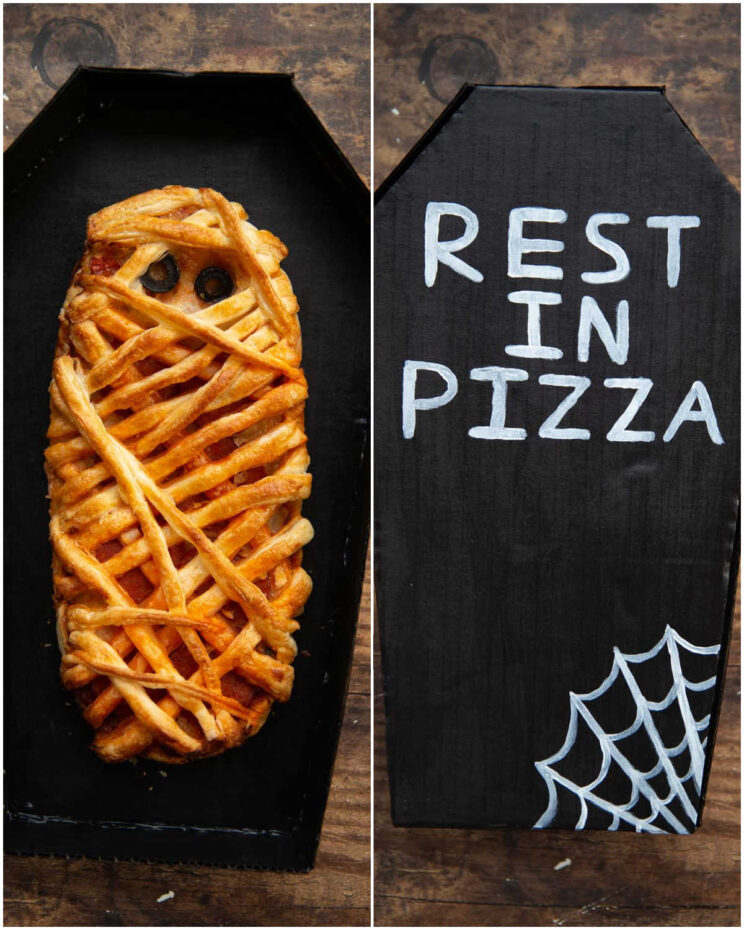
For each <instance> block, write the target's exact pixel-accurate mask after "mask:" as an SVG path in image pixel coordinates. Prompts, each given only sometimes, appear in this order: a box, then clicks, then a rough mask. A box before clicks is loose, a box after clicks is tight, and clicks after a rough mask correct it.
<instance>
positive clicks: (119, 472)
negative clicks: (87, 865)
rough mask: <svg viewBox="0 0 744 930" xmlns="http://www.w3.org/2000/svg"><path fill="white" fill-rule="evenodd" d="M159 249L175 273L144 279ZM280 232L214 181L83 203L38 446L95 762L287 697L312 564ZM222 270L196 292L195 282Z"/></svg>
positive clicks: (59, 590) (204, 746)
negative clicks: (221, 289)
mask: <svg viewBox="0 0 744 930" xmlns="http://www.w3.org/2000/svg"><path fill="white" fill-rule="evenodd" d="M167 254H170V256H172V258H173V259H175V261H176V263H177V265H178V267H179V269H180V279H179V281H178V284H177V285H176V286H175V288H174V289H173V290H171V291H170V292H168V293H164V294H151V293H149V292H148V291H147V290H146V289H145V287H144V286H143V283H142V281H141V280H140V279H141V277H142V275H143V274H145V273H146V272H147V269H148V268H149V267H150V266H151V264H152V263H154V262H159V261H160V260H161V259H162V258H163V257H164V256H165V255H167ZM285 255H286V248H285V247H284V245H283V244H282V243H281V242H280V241H279V240H278V239H277V238H276V237H275V236H273V235H271V233H268V232H266V231H260V230H258V229H256V228H255V227H254V226H252V225H251V224H250V223H249V222H248V220H247V217H246V214H245V211H244V210H243V208H242V207H241V206H240V205H239V204H235V203H230V202H228V201H227V200H226V199H225V198H224V197H223V196H222V195H221V194H218V193H217V192H215V191H213V190H209V189H201V190H195V189H192V188H185V187H166V188H164V189H162V190H154V191H149V192H147V193H145V194H140V195H138V196H136V197H132V198H130V199H128V200H125V201H122V202H121V203H118V204H115V205H113V206H111V207H108V208H106V209H104V210H101V211H100V212H99V213H97V214H95V215H94V216H92V217H90V219H89V221H88V242H87V247H86V250H85V254H84V256H83V258H82V260H81V262H80V264H79V265H78V267H77V269H76V271H75V274H74V277H73V281H72V284H71V286H70V289H69V291H68V293H67V297H66V299H65V303H64V307H63V309H62V313H61V314H60V335H59V342H58V346H57V353H56V358H55V361H54V369H53V380H52V384H51V387H50V393H51V420H50V427H49V432H48V438H49V447H48V449H47V451H46V468H47V474H48V478H49V496H50V501H51V503H50V532H51V538H52V544H53V548H54V557H53V575H54V588H55V599H56V603H57V632H58V639H59V644H60V649H61V652H62V680H63V682H64V684H65V686H66V687H67V688H68V689H70V690H72V691H73V692H75V694H76V695H77V697H78V698H79V701H80V703H81V705H82V706H83V713H84V715H85V717H86V719H87V720H88V721H89V723H90V724H91V725H92V726H93V727H94V728H95V730H96V735H95V739H94V742H93V748H94V750H95V751H96V752H97V753H98V754H99V756H101V757H102V758H103V759H105V760H107V761H120V760H123V759H127V758H129V757H131V756H134V755H147V756H150V757H152V758H156V759H159V760H161V761H172V762H181V761H186V760H188V759H192V758H196V757H199V756H207V755H213V754H215V753H218V752H221V751H223V750H224V749H226V748H228V747H231V746H235V745H237V744H239V743H241V742H242V741H243V740H244V739H245V738H246V737H247V736H250V735H252V734H254V733H255V732H256V731H257V730H258V729H259V728H260V727H261V725H262V724H263V722H264V720H265V719H266V716H267V714H268V712H269V709H270V707H271V704H272V702H273V701H274V700H278V701H286V700H287V699H288V698H289V695H290V692H291V689H292V681H293V669H292V666H291V663H292V661H293V659H294V656H295V653H296V646H295V642H294V639H293V637H292V633H293V632H294V631H295V630H296V629H298V626H299V624H298V623H297V621H296V620H295V619H294V617H295V616H296V615H297V614H298V613H299V612H300V610H301V608H302V605H303V604H304V603H305V600H306V599H307V597H308V595H309V593H310V588H311V582H310V579H309V577H308V575H307V574H306V573H305V572H304V571H303V569H302V568H301V557H302V546H303V545H304V544H305V543H307V542H309V540H310V539H311V538H312V534H313V531H312V527H311V525H310V523H309V522H308V521H307V520H306V519H304V518H303V517H302V515H301V506H302V500H303V499H304V498H306V497H307V496H308V495H309V493H310V480H311V479H310V475H309V474H307V467H308V464H309V458H308V454H307V449H306V437H305V433H304V401H305V398H306V396H307V384H306V381H305V378H304V376H303V373H302V370H301V369H300V368H299V367H298V366H299V365H300V362H301V357H302V348H301V341H300V328H299V325H298V322H297V310H298V306H297V301H296V299H295V297H294V294H293V292H292V287H291V284H290V281H289V278H288V277H287V275H286V274H285V273H284V272H283V271H282V270H281V269H280V266H279V262H280V261H281V259H282V258H284V256H285ZM212 266H219V267H221V268H223V269H226V270H227V271H228V272H229V274H230V275H231V276H232V279H233V281H234V282H235V288H234V291H233V293H232V294H231V295H230V296H228V297H226V298H224V299H222V300H219V301H218V302H215V303H205V302H204V301H202V300H200V299H199V298H198V297H197V295H196V293H195V292H194V280H195V278H196V276H197V275H198V273H199V271H200V270H201V269H203V268H205V267H212Z"/></svg>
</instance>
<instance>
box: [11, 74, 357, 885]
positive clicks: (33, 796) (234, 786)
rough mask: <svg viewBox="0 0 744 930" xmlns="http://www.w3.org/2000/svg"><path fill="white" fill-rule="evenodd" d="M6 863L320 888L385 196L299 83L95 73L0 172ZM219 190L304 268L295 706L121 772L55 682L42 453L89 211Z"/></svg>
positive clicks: (56, 106)
mask: <svg viewBox="0 0 744 930" xmlns="http://www.w3.org/2000/svg"><path fill="white" fill-rule="evenodd" d="M5 179H6V208H5V276H6V280H5V311H6V312H5V448H6V452H7V454H6V459H5V527H6V532H5V657H6V666H5V683H6V691H5V769H6V782H5V805H6V822H5V843H6V849H7V850H8V851H12V852H24V853H54V854H61V855H87V856H100V857H107V858H119V859H125V858H135V859H155V860H166V861H171V862H173V861H193V862H202V863H214V864H220V865H232V866H250V867H256V868H272V869H292V870H307V869H309V868H311V867H312V864H313V861H314V857H315V851H316V847H317V843H318V838H319V835H320V829H321V823H322V819H323V812H324V808H325V803H326V798H327V794H328V788H329V783H330V776H331V771H332V766H333V759H334V756H335V751H336V744H337V740H338V733H339V728H340V725H341V719H342V714H343V705H344V697H345V693H346V685H347V681H348V674H349V668H350V663H351V653H352V646H353V639H354V632H355V626H356V618H357V612H358V607H359V597H360V592H361V583H362V577H363V571H364V556H365V550H366V545H367V535H368V481H369V477H368V464H367V462H368V460H367V430H368V401H369V396H368V395H369V206H368V205H369V195H368V192H367V190H366V188H365V187H364V185H363V184H362V182H361V181H360V180H359V178H358V177H357V175H356V174H355V173H354V171H353V169H352V168H351V166H350V165H349V163H348V162H347V161H346V159H345V158H344V157H343V155H342V154H341V152H340V151H339V149H338V148H337V147H336V146H335V144H334V143H333V141H332V140H331V138H330V137H329V136H328V134H327V133H326V131H325V130H324V129H323V127H322V126H321V124H320V122H319V121H318V120H317V118H316V117H315V116H314V114H313V113H312V111H311V110H310V109H309V107H308V106H307V104H306V103H305V102H304V100H303V99H302V97H301V96H300V94H299V93H298V92H297V90H296V88H295V87H294V84H293V81H292V78H291V76H288V75H268V74H267V75H251V74H193V75H187V74H174V73H163V72H152V71H145V72H137V71H117V70H106V69H82V70H80V71H78V72H77V73H76V74H75V75H74V76H73V78H72V79H71V80H70V81H69V82H68V83H67V84H66V85H65V87H64V88H63V89H62V90H61V91H60V92H59V93H58V94H57V95H56V96H55V98H54V99H53V100H52V102H51V103H50V104H49V106H47V107H46V108H45V110H44V111H43V112H42V114H41V115H40V116H39V117H38V118H37V119H36V120H34V122H33V123H32V124H31V125H30V126H29V127H28V129H27V130H26V131H25V132H24V133H23V135H22V136H21V137H20V138H19V139H18V140H17V141H16V143H15V144H14V145H13V146H11V148H10V149H9V150H8V152H7V153H6V156H5ZM172 183H178V184H185V185H194V186H200V185H201V186H211V187H214V188H215V189H217V190H219V191H221V192H223V193H224V194H225V195H226V196H228V197H229V198H230V199H233V200H237V201H239V202H241V203H242V204H244V206H245V207H246V209H247V211H248V213H249V215H250V216H251V218H252V220H253V221H254V222H255V223H256V224H258V225H259V227H262V228H266V229H270V230H271V231H272V232H274V233H275V234H276V235H278V236H279V237H280V238H282V239H283V240H284V241H285V242H286V243H287V246H288V248H289V256H288V257H287V259H286V261H285V262H284V265H283V267H284V268H285V269H286V270H287V273H288V274H289V275H290V277H291V279H292V282H293V285H294V289H295V293H296V294H297V297H298V300H299V304H300V308H301V310H300V313H301V325H302V333H303V346H304V359H303V366H304V369H305V372H306V375H307V379H308V383H309V386H310V399H309V401H308V404H307V410H306V428H307V433H308V437H309V442H308V448H309V451H310V456H311V470H312V473H313V492H312V496H311V498H310V499H309V500H308V501H307V502H306V503H305V506H304V508H303V510H304V513H305V514H306V516H307V517H308V518H309V519H310V520H311V521H312V523H313V525H314V527H315V538H314V540H313V541H312V543H311V544H310V545H308V546H307V547H306V549H305V555H304V563H303V564H304V565H305V567H306V568H307V570H308V572H309V573H310V575H311V576H312V578H313V582H314V590H313V593H312V595H311V597H310V600H309V601H308V603H307V605H306V607H305V611H304V614H303V616H302V618H301V624H302V629H301V631H300V632H299V633H298V634H297V641H298V648H299V650H300V654H299V655H298V657H297V660H296V663H295V672H296V679H295V688H294V693H293V695H292V698H291V700H290V702H289V703H288V704H286V705H283V706H281V707H278V706H275V707H274V709H273V710H272V713H271V716H270V718H269V720H268V721H267V722H266V725H265V726H264V728H263V729H262V730H261V732H260V733H259V734H258V735H257V736H256V737H255V738H253V739H250V740H248V741H247V742H246V743H245V744H244V745H243V746H242V747H240V748H238V749H235V750H232V751H230V752H227V753H225V754H224V755H222V756H219V757H217V758H214V759H207V760H202V761H199V762H196V763H193V764H190V765H185V766H163V765H159V764H157V763H154V762H150V761H147V760H140V761H139V762H138V763H137V764H136V765H134V764H129V763H124V764H121V765H118V766H111V765H106V764H105V763H103V762H101V761H100V760H99V759H98V758H97V757H96V756H95V755H94V754H93V753H92V752H91V751H90V750H89V749H88V743H89V742H90V739H91V736H92V733H91V731H90V728H89V727H88V726H87V724H86V723H85V722H84V721H83V720H82V718H81V716H80V714H79V712H78V710H77V708H76V707H74V706H73V703H72V701H71V699H70V697H69V695H68V694H67V692H65V691H64V689H63V688H62V685H61V684H60V682H59V675H58V668H59V661H60V657H59V652H58V649H57V645H56V642H55V634H54V627H53V610H52V601H51V573H50V558H51V550H50V546H49V542H48V538H47V501H46V498H45V495H46V480H45V476H44V472H43V451H44V448H45V446H46V440H45V432H46V428H47V424H48V407H49V403H48V385H49V380H50V373H51V363H52V356H53V350H54V344H55V339H56V334H57V325H58V322H57V315H58V312H59V307H60V306H61V303H62V300H63V299H64V294H65V290H66V288H67V286H68V282H69V279H70V276H71V274H72V271H73V268H74V266H75V264H76V262H77V260H78V259H79V258H80V255H81V254H82V250H83V244H84V239H85V222H86V218H87V216H88V215H89V214H90V213H93V212H94V211H96V210H98V209H100V208H101V207H104V206H106V205H108V204H111V203H114V202H116V201H118V200H120V199H122V198H124V197H127V196H130V195H132V194H135V193H138V192H140V191H143V190H147V189H149V188H151V187H159V186H162V185H164V184H172Z"/></svg>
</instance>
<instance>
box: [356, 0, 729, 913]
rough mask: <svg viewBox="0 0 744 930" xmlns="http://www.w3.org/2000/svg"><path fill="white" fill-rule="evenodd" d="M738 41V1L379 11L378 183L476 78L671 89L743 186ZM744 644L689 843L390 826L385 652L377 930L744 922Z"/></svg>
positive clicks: (378, 695)
mask: <svg viewBox="0 0 744 930" xmlns="http://www.w3.org/2000/svg"><path fill="white" fill-rule="evenodd" d="M738 35H739V7H738V5H734V4H725V5H713V4H710V5H707V4H706V5H688V4H650V5H624V4H607V5H602V6H600V5H590V4H587V5H573V4H566V5H564V4H485V5H477V6H476V5H470V6H468V5H464V4H447V5H444V4H443V5H437V4H424V5H410V6H405V7H404V6H402V5H400V4H397V5H395V4H390V5H387V4H386V5H378V6H376V7H375V22H374V47H375V52H374V54H375V104H374V107H375V111H374V112H375V144H374V153H375V167H374V174H375V181H376V183H379V182H380V181H381V180H383V179H384V178H385V177H386V176H387V175H388V173H389V172H390V171H391V170H392V168H393V167H395V165H396V164H397V163H398V162H399V161H400V159H401V158H402V157H403V156H404V155H405V154H406V152H407V151H408V149H409V148H410V147H411V146H412V145H413V144H414V143H415V142H416V141H417V140H418V139H419V138H420V136H421V135H422V133H423V132H424V131H425V130H426V129H427V128H428V127H429V126H430V125H431V123H432V122H433V121H434V120H435V119H436V117H437V116H438V115H439V113H440V112H441V111H442V109H443V108H444V105H445V104H446V103H447V102H449V100H450V99H451V98H452V97H453V96H454V94H455V93H456V92H457V90H458V89H459V87H460V86H461V85H462V83H463V82H464V81H472V82H481V83H502V84H531V83H534V84H556V85H566V86H573V85H626V84H654V85H659V84H665V85H666V87H667V93H668V96H669V98H670V100H671V102H672V103H673V104H674V106H675V107H676V108H677V109H678V111H679V113H680V114H681V116H682V118H683V119H684V120H685V122H687V124H688V126H690V128H691V129H692V130H693V132H694V133H695V134H696V135H697V137H698V138H699V139H700V141H701V142H702V143H703V145H704V146H705V147H706V149H707V150H708V152H709V153H710V154H711V155H712V157H713V158H714V160H715V161H716V162H717V163H718V165H719V167H720V168H721V170H722V171H723V172H724V173H725V174H726V175H727V176H728V177H729V179H730V180H731V181H732V183H734V184H735V185H736V186H737V188H738V187H739V133H740V102H739V40H738ZM739 640H740V621H739V614H738V609H737V620H736V624H735V630H734V640H733V643H732V646H731V652H730V656H729V665H728V673H727V679H726V686H725V690H724V702H723V708H722V712H721V719H720V724H719V731H718V738H717V743H716V747H715V754H714V759H713V766H712V772H711V778H710V784H709V788H708V800H707V803H706V807H705V814H704V818H703V826H702V827H701V828H700V829H699V830H698V831H697V833H695V834H694V835H693V836H691V837H677V836H663V837H650V836H636V835H634V834H629V833H623V834H619V833H615V834H612V833H589V832H587V833H575V834H572V833H567V832H561V831H551V830H545V831H529V830H521V829H516V828H514V829H501V830H441V829H420V828H402V827H393V825H392V822H391V820H390V800H389V794H388V781H387V771H386V753H385V741H384V715H383V707H382V684H381V680H380V677H379V655H378V653H377V650H376V654H375V678H376V681H375V886H374V887H375V911H374V919H375V924H376V925H378V926H396V925H401V926H426V925H433V926H472V925H475V926H489V925H490V926H553V925H556V926H732V927H733V926H739V924H740V909H739V905H740V790H741V781H740V693H741V664H740V655H741V654H740V646H739ZM376 642H377V641H376ZM568 860H570V862H569V861H568ZM560 863H564V865H563V866H562V867H561V868H559V869H557V868H556V866H558V865H559V864H560Z"/></svg>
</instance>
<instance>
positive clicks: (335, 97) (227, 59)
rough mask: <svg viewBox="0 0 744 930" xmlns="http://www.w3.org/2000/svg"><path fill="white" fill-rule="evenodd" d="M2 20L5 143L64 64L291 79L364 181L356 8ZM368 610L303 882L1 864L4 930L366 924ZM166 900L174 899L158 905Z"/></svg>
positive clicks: (136, 8) (106, 12) (66, 11)
mask: <svg viewBox="0 0 744 930" xmlns="http://www.w3.org/2000/svg"><path fill="white" fill-rule="evenodd" d="M4 15H5V88H4V91H5V94H6V102H5V132H4V141H5V145H6V146H7V145H8V144H10V142H12V140H13V139H14V138H15V137H16V135H18V133H19V132H20V131H21V130H22V129H23V128H24V126H26V125H27V123H28V122H29V121H30V120H31V119H32V118H33V117H34V116H35V115H36V113H37V112H38V111H39V110H40V109H41V107H42V106H43V105H44V104H45V103H46V102H47V101H48V100H49V99H50V98H51V97H52V95H53V94H54V91H55V88H56V87H58V86H59V85H60V84H62V83H63V82H64V80H65V79H66V78H67V77H68V76H69V75H70V74H71V73H72V71H73V70H74V68H75V66H76V65H77V64H89V65H106V66H119V67H136V68H150V67H152V68H165V69H176V70H186V71H188V70H193V71H201V70H235V71H281V72H291V71H293V72H294V73H295V76H296V80H297V85H298V88H299V90H300V92H301V93H302V94H303V95H304V96H305V98H306V99H307V100H308V102H309V103H310V105H311V106H312V107H313V108H314V110H315V112H316V113H317V114H318V115H319V117H320V118H321V120H322V121H323V122H324V124H325V125H326V127H327V128H328V130H329V131H330V133H331V134H332V135H333V137H334V138H335V139H336V141H337V142H338V144H339V145H340V146H341V148H342V149H343V151H344V153H345V154H346V155H347V157H348V158H349V159H350V160H351V161H352V163H353V164H354V167H355V168H356V170H357V171H358V172H359V174H360V175H361V176H362V177H363V178H364V180H365V181H366V182H367V183H368V182H369V8H368V7H366V6H361V5H360V6H357V5H351V6H349V5H342V4H336V5H322V6H315V5H303V6H300V5H290V4H287V5H282V4H277V5H272V6H258V5H255V6H254V5H218V4H204V5H199V4H196V5H193V6H190V5H186V4H183V5H181V4H174V5H165V4H162V5H156V4H152V5H151V4H138V5H135V4H110V5H103V4H91V5H79V4H54V5H48V4H30V5H26V4H10V5H6V6H5V7H4ZM369 603H370V594H369V586H368V585H366V586H365V589H364V594H363V597H362V607H361V612H360V616H359V631H358V636H357V642H356V649H355V654H354V664H353V669H352V677H351V683H350V687H349V694H348V698H347V702H346V713H345V717H344V725H343V729H342V732H341V741H340V744H339V752H338V757H337V759H336V766H335V770H334V775H333V783H332V786H331V794H330V798H329V802H328V808H327V811H326V816H325V822H324V825H323V833H322V837H321V842H320V849H319V852H318V858H317V864H316V867H315V869H314V870H313V871H312V872H311V873H310V874H309V875H288V874H282V873H271V872H247V871H237V870H235V871H234V870H230V869H218V868H207V867H199V866H191V865H186V866H169V865H148V864H143V863H137V862H101V861H94V860H70V859H53V858H34V857H25V856H6V857H5V899H6V900H5V923H6V925H15V926H47V925H49V926H53V925H57V926H80V925H83V926H91V925H92V926H96V925H98V926H117V925H133V926H171V925H181V926H207V925H213V926H214V925H216V926H236V925H237V926H246V925H251V924H253V925H260V924H269V925H289V926H291V925H300V926H303V925H306V926H314V925H341V926H344V925H354V926H358V925H362V926H364V925H367V924H368V923H369V912H370V908H369V900H370V855H369V835H370V823H369V794H370V779H369V732H370V728H369V717H370V623H369V617H370V611H369ZM168 891H174V892H175V896H174V897H173V898H171V899H169V900H167V901H164V902H163V903H160V904H158V903H157V899H158V897H160V896H161V895H162V894H164V893H166V892H168Z"/></svg>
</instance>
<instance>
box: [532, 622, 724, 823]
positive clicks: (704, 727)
mask: <svg viewBox="0 0 744 930" xmlns="http://www.w3.org/2000/svg"><path fill="white" fill-rule="evenodd" d="M720 648H721V647H720V646H694V645H693V644H692V643H689V642H687V640H685V639H683V638H682V637H681V636H680V635H679V633H677V632H676V631H675V630H673V629H672V627H670V626H667V628H666V630H665V632H664V635H663V637H662V638H661V639H660V640H659V642H658V643H657V644H656V645H655V646H654V647H653V648H652V649H650V650H649V651H648V652H643V653H638V654H636V655H626V654H624V653H622V652H621V651H620V650H619V649H618V648H617V647H615V649H614V660H613V663H612V671H611V672H610V674H609V675H608V676H607V678H605V680H604V681H603V682H602V684H601V685H600V686H599V687H598V688H596V689H595V690H594V691H591V692H589V693H587V694H575V693H573V692H570V701H571V717H570V721H569V725H568V733H567V735H566V739H565V741H564V743H563V745H562V746H561V748H560V749H559V750H558V752H556V753H555V755H552V756H550V757H549V758H548V759H544V760H543V761H542V762H536V763H535V766H536V768H537V770H538V772H539V773H540V775H541V776H542V777H543V779H544V780H545V783H546V785H547V788H548V795H549V801H548V806H547V808H546V810H545V812H544V813H543V815H542V816H541V817H540V819H539V820H538V821H537V823H536V824H535V828H538V829H541V828H544V827H549V826H551V825H552V824H553V822H554V820H555V818H556V815H557V814H558V809H559V799H560V806H561V808H562V813H563V819H564V820H565V819H566V817H567V816H568V817H571V811H574V812H575V813H576V816H577V819H576V824H575V829H577V830H583V829H584V828H585V827H586V826H587V824H588V823H589V825H590V826H599V825H600V824H601V826H605V828H606V829H609V830H617V829H619V828H622V829H634V830H635V831H636V832H637V833H690V832H691V830H693V829H694V828H695V826H696V825H697V818H698V805H699V800H700V792H701V790H702V784H703V774H704V770H705V749H706V746H707V743H708V736H707V731H708V727H709V724H710V708H711V705H712V694H711V693H710V692H711V689H712V688H713V687H714V686H715V683H716V675H717V669H718V654H719V652H720ZM654 698H655V699H654ZM590 705H591V706H590ZM628 720H630V723H628V722H627V721H628ZM649 747H650V748H649ZM572 756H573V758H572ZM654 757H655V759H656V762H655V763H654V764H653V765H652V766H651V767H650V768H643V767H642V766H643V765H646V766H647V765H648V760H649V758H654ZM597 767H598V774H596V775H595V774H594V773H595V772H597Z"/></svg>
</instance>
